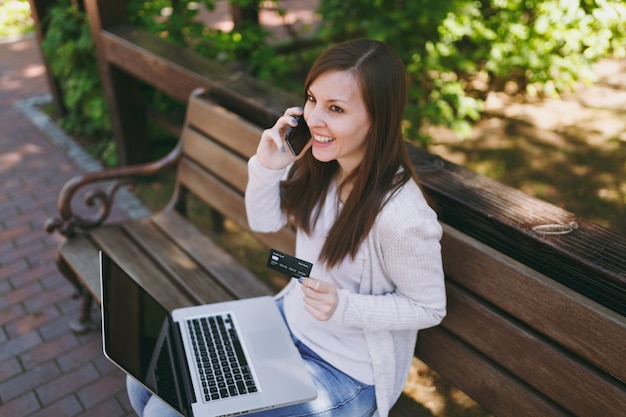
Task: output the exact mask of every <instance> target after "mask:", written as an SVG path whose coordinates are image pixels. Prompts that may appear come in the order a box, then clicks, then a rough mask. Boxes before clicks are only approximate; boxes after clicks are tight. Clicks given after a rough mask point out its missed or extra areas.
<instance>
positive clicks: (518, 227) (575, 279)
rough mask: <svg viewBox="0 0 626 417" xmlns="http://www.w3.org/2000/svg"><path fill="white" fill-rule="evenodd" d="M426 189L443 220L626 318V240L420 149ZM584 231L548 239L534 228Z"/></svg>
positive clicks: (415, 155) (417, 155) (416, 154)
mask: <svg viewBox="0 0 626 417" xmlns="http://www.w3.org/2000/svg"><path fill="white" fill-rule="evenodd" d="M409 150H410V153H411V159H412V160H413V164H414V166H415V167H416V169H417V170H418V172H419V175H420V177H421V180H422V185H423V187H424V189H425V191H426V193H427V194H428V196H429V198H430V199H431V200H432V202H433V203H434V206H435V208H436V210H437V212H438V213H439V217H440V219H441V220H442V221H444V222H446V223H447V224H449V225H451V226H452V227H455V228H457V229H458V230H460V231H462V232H464V233H466V234H468V235H470V236H472V237H474V238H476V239H478V240H480V241H481V242H484V243H486V244H487V245H489V246H492V247H494V248H495V249H497V250H499V251H501V252H503V253H504V254H506V255H508V256H510V257H512V258H514V259H516V260H518V261H520V262H522V263H523V264H526V265H528V266H529V267H531V268H533V269H536V270H537V271H539V272H541V273H543V274H545V275H547V276H548V277H550V278H552V279H554V280H556V281H558V282H561V283H562V284H564V285H566V286H568V287H569V288H572V289H574V290H575V291H577V292H579V293H581V294H584V295H586V296H588V297H589V298H591V299H593V300H595V301H597V302H598V303H600V304H602V305H604V306H606V307H608V308H610V309H611V310H613V311H615V312H617V313H619V314H620V315H621V316H625V317H626V257H624V255H623V254H624V253H626V236H622V235H619V234H617V233H615V232H613V231H611V230H608V229H605V228H603V227H601V226H599V225H597V224H594V223H592V222H590V221H588V220H585V219H583V218H580V217H577V216H575V215H574V214H572V213H569V212H567V211H565V210H562V209H560V208H558V207H556V206H554V205H551V204H549V203H547V202H545V201H542V200H539V199H536V198H532V197H530V196H527V195H525V194H523V193H522V192H521V191H519V190H515V189H512V188H510V187H507V186H505V185H503V184H500V183H498V182H496V181H494V180H491V179H489V178H487V177H484V176H482V175H479V174H477V173H475V172H473V171H471V170H469V169H467V168H464V167H461V166H458V165H455V164H452V163H450V162H447V161H445V160H443V159H441V158H439V157H436V156H434V155H431V154H429V153H428V152H426V151H424V150H422V149H419V148H417V147H415V146H410V147H409ZM570 222H576V223H577V225H578V228H577V229H575V230H573V231H572V232H571V233H569V234H562V235H542V234H539V233H536V232H534V231H533V227H535V226H541V225H549V224H563V225H567V224H569V223H570Z"/></svg>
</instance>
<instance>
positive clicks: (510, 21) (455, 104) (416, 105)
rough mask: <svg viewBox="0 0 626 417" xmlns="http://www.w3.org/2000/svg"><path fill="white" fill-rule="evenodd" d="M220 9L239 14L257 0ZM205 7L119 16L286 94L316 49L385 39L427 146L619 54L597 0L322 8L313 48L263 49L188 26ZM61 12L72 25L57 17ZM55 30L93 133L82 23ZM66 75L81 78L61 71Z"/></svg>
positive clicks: (618, 7)
mask: <svg viewBox="0 0 626 417" xmlns="http://www.w3.org/2000/svg"><path fill="white" fill-rule="evenodd" d="M230 1H231V2H233V3H237V4H240V5H242V6H244V7H246V6H255V4H254V3H251V2H255V1H258V0H230ZM215 3H216V0H200V1H192V0H179V1H171V0H132V1H130V2H129V3H128V10H129V17H130V20H131V23H132V24H134V25H137V26H140V27H143V28H145V29H147V30H149V31H151V32H153V33H156V34H158V35H159V36H160V37H163V38H166V39H169V40H170V41H172V42H175V43H176V44H177V45H181V46H184V47H189V48H192V49H194V50H196V51H198V52H199V53H201V54H203V55H205V56H208V57H210V58H213V59H216V60H220V61H224V62H228V63H229V65H232V64H233V63H237V66H236V67H237V68H239V69H243V70H245V71H248V72H249V73H251V74H252V75H254V76H256V77H259V78H262V79H265V80H267V81H269V82H272V83H274V84H276V85H278V86H280V87H283V88H286V89H289V90H291V91H293V92H296V93H299V92H300V88H301V85H302V82H303V78H304V75H305V73H306V70H307V69H308V68H309V66H310V65H311V63H312V61H313V59H314V58H315V56H316V55H317V54H318V53H319V51H320V50H321V49H323V48H325V47H328V46H329V45H331V44H333V43H336V42H338V41H340V40H344V39H350V38H357V37H367V38H371V39H378V40H381V41H384V42H387V43H389V44H390V45H391V46H393V47H394V48H395V49H396V50H397V51H398V52H399V54H400V55H401V57H402V58H403V60H404V61H405V63H406V65H407V71H408V74H409V76H410V89H409V94H408V96H409V103H408V106H407V114H406V120H407V123H406V128H407V129H406V135H407V137H409V138H412V139H413V140H415V141H417V142H421V143H428V142H429V141H431V140H432V139H430V138H428V137H421V136H420V132H421V131H423V129H421V128H422V127H423V126H426V125H443V126H447V127H450V128H452V129H454V130H455V131H456V132H457V133H458V135H459V136H460V137H463V136H464V135H466V134H467V133H468V132H469V131H470V129H471V126H472V123H474V122H475V121H477V120H479V119H480V117H481V113H482V111H483V103H484V100H485V98H486V96H487V94H488V93H489V92H490V91H503V90H505V89H506V91H507V92H513V93H519V94H530V95H542V96H557V95H559V94H560V93H562V92H565V91H568V90H570V89H572V88H574V86H575V83H577V82H579V81H583V82H591V81H592V72H591V64H593V63H594V62H596V61H597V60H599V59H601V58H603V57H606V56H609V55H611V54H615V55H617V56H625V55H626V51H625V46H624V45H625V44H626V42H625V40H626V5H625V4H624V3H623V2H615V1H608V0H368V1H364V0H321V2H320V5H319V9H318V13H319V14H320V15H321V17H322V25H321V28H320V31H319V32H318V33H317V34H316V39H313V40H309V41H310V42H309V43H308V44H313V45H316V46H315V47H314V48H310V49H297V48H289V47H287V48H285V46H286V45H285V44H286V43H289V42H296V41H300V40H299V39H296V38H297V37H295V36H294V37H293V39H288V40H285V41H283V42H281V43H279V44H276V43H273V44H270V43H269V42H268V39H269V33H268V32H267V31H265V30H264V29H263V28H262V27H260V26H259V25H258V24H257V23H256V22H248V23H247V24H242V25H239V26H238V27H236V28H235V29H234V30H233V31H230V32H223V31H220V30H217V29H213V28H209V27H205V26H204V25H203V24H202V23H201V22H200V21H198V19H197V14H198V10H199V7H200V5H202V6H204V7H205V8H207V9H209V10H211V9H213V8H214V7H215ZM268 3H270V6H271V7H274V8H278V12H279V13H281V10H280V8H279V7H280V3H279V2H278V1H276V2H259V4H263V5H267V4H268ZM64 14H66V15H68V16H72V18H73V19H76V20H75V21H72V22H68V21H67V20H63V19H67V18H66V17H62V16H64ZM57 26H58V27H57ZM63 26H66V27H63ZM55 28H56V30H57V31H59V32H64V34H63V35H61V33H58V34H56V33H54V36H52V35H50V34H49V35H48V36H47V37H46V38H47V39H46V42H48V43H49V44H50V45H49V46H48V47H47V49H48V50H49V51H55V52H54V54H55V55H59V54H58V52H59V51H61V52H63V54H62V55H61V56H54V57H52V56H51V59H54V60H60V61H62V62H60V63H58V64H55V67H57V68H56V69H55V75H58V76H59V77H64V76H72V77H73V78H74V80H75V81H76V82H69V81H68V82H67V84H68V85H70V86H72V87H73V88H74V90H73V92H70V93H66V94H67V95H68V96H69V97H68V101H69V103H68V104H72V105H73V106H75V107H81V108H83V112H84V114H85V115H87V120H88V121H87V122H85V123H86V126H85V129H86V128H87V126H91V127H92V128H95V123H94V121H95V120H98V119H99V118H100V117H101V116H102V115H103V108H104V107H100V105H99V104H98V105H96V104H88V103H95V101H96V99H95V98H92V97H91V91H95V90H96V87H95V84H93V83H92V81H93V80H94V75H93V73H92V72H91V71H92V70H93V71H95V66H93V65H92V66H91V67H89V65H88V64H89V63H88V62H83V61H82V59H83V58H80V59H79V57H85V56H91V55H89V54H90V53H91V51H88V50H87V49H89V48H91V45H90V44H88V40H87V39H86V36H88V29H87V25H85V24H84V17H83V16H80V15H79V14H78V12H77V11H75V10H74V11H70V9H64V10H63V11H60V10H59V9H58V7H57V9H56V11H55V13H53V16H52V21H51V30H53V29H55ZM62 36H63V37H62ZM83 36H85V38H83ZM48 38H50V39H48ZM61 38H62V39H61ZM65 42H67V43H68V44H64V43H65ZM287 46H288V45H287ZM285 51H289V52H285ZM88 60H91V62H92V63H93V62H94V60H93V58H88ZM82 65H85V67H83V66H82ZM86 68H90V69H89V70H87V69H86ZM72 69H73V70H74V71H79V70H80V71H86V73H85V74H84V75H79V74H70V72H71V70H72ZM79 80H80V82H78V81H79ZM81 88H85V89H86V91H81ZM87 91H89V93H87ZM83 98H84V100H83ZM91 100H94V101H93V102H92V101H91ZM102 106H103V103H102ZM75 123H76V124H79V122H78V121H77V120H76V121H75ZM102 126H103V125H102ZM103 127H104V126H103Z"/></svg>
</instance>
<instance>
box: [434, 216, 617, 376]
mask: <svg viewBox="0 0 626 417" xmlns="http://www.w3.org/2000/svg"><path fill="white" fill-rule="evenodd" d="M444 230H445V232H444V238H443V239H442V255H443V261H444V265H445V271H446V275H447V276H448V277H449V278H452V279H454V280H455V281H456V282H458V283H459V284H461V285H462V286H463V287H465V288H467V289H468V290H469V291H471V292H473V293H475V294H477V295H479V296H480V297H482V298H484V299H486V300H488V301H489V302H490V303H493V304H494V305H496V306H498V307H499V308H500V309H502V310H503V311H506V312H507V313H509V314H511V315H512V316H514V317H516V318H517V319H518V320H521V321H523V322H525V323H527V324H528V325H530V326H532V327H533V328H535V329H536V330H538V331H539V332H541V333H543V334H545V335H547V336H548V337H550V338H552V339H554V340H558V342H559V344H561V345H563V346H564V347H565V348H567V349H570V350H572V351H573V352H575V353H576V354H577V355H580V356H582V357H583V358H585V359H586V360H587V361H589V362H591V363H594V364H595V365H597V366H599V367H600V368H603V369H605V370H607V371H609V372H610V373H611V374H613V375H616V376H617V377H618V378H620V379H621V380H622V381H626V361H624V360H623V358H624V353H625V350H624V349H625V348H624V346H626V320H624V318H623V317H621V316H620V315H619V314H617V313H615V312H613V311H611V310H609V309H607V308H605V307H603V306H601V305H599V304H598V303H596V302H594V301H592V300H590V299H588V298H586V297H584V296H582V295H580V294H578V293H576V292H575V291H573V290H571V289H569V288H567V287H565V286H564V285H562V284H559V283H558V282H555V281H554V280H552V279H550V278H548V277H546V276H545V275H543V274H540V273H538V272H537V271H534V270H532V269H530V268H529V267H527V266H525V265H523V264H521V263H519V262H517V261H515V260H514V259H511V258H509V257H508V256H506V255H503V254H502V253H500V252H498V251H496V250H495V249H493V248H490V247H488V246H486V245H485V244H483V243H480V242H478V241H477V240H475V239H473V238H471V237H469V236H467V235H465V234H463V233H460V232H459V231H457V230H455V229H454V228H452V227H450V226H447V225H444Z"/></svg>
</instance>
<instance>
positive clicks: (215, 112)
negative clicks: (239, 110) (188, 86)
mask: <svg viewBox="0 0 626 417" xmlns="http://www.w3.org/2000/svg"><path fill="white" fill-rule="evenodd" d="M189 105H190V107H189V109H188V112H187V124H188V125H190V126H192V127H193V128H195V129H197V130H198V131H200V132H201V133H202V134H204V135H207V136H210V137H211V138H212V139H213V140H215V141H217V142H220V143H221V144H222V145H223V146H226V147H227V148H229V149H231V150H232V151H234V152H236V153H238V154H239V155H241V156H242V157H244V158H246V159H247V158H250V157H251V156H252V155H254V154H255V153H256V148H257V145H258V143H259V138H260V137H261V130H262V129H261V128H260V127H259V126H257V125H255V124H253V123H251V122H249V121H247V120H246V119H244V118H242V117H240V116H238V115H236V114H234V113H232V112H230V111H228V110H226V109H225V108H223V107H221V106H219V105H217V104H214V103H211V102H210V101H208V100H206V99H203V98H201V97H192V98H191V99H190V102H189Z"/></svg>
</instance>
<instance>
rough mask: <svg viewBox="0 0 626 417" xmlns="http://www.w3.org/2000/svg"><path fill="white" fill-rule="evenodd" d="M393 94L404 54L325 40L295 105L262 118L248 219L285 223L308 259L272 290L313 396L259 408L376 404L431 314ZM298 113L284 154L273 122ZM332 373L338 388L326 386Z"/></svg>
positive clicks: (440, 306) (429, 278)
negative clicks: (305, 140)
mask: <svg viewBox="0 0 626 417" xmlns="http://www.w3.org/2000/svg"><path fill="white" fill-rule="evenodd" d="M405 100H406V75H405V71H404V66H403V64H402V61H401V60H400V58H399V57H398V55H397V54H396V53H395V52H394V51H393V50H392V49H391V48H390V47H389V46H387V45H385V44H383V43H380V42H376V41H371V40H354V41H348V42H344V43H341V44H338V45H336V46H334V47H332V48H330V49H329V50H327V51H326V52H324V53H323V54H322V55H320V57H318V59H317V61H316V62H315V64H314V65H313V68H312V69H311V71H310V73H309V75H308V77H307V79H306V82H305V105H304V109H302V108H290V109H287V110H286V112H285V114H284V115H283V116H282V117H280V118H279V119H278V121H277V122H276V124H275V125H274V126H273V127H272V128H271V129H268V130H266V131H264V132H263V134H262V136H261V140H260V143H259V146H258V149H257V154H256V155H255V156H253V157H252V158H251V159H250V161H249V163H248V168H249V183H248V187H247V189H246V209H247V214H248V221H249V223H250V227H251V228H252V229H253V230H256V231H259V232H272V231H276V230H278V229H280V228H281V227H283V226H284V225H286V224H290V225H292V226H294V227H295V228H296V231H297V237H296V256H297V257H298V258H301V259H304V260H307V261H309V262H312V263H313V264H314V267H313V270H312V272H311V277H310V278H305V279H304V280H302V283H299V282H298V281H296V280H292V281H291V282H290V283H289V284H288V285H287V287H286V288H285V289H283V291H281V292H280V294H278V295H277V302H278V303H279V306H280V307H281V309H282V310H283V314H284V316H285V319H286V321H287V324H288V325H289V327H290V329H291V332H292V334H293V337H294V340H296V341H297V342H296V344H297V345H298V347H299V348H300V349H301V351H302V352H303V357H304V358H305V362H306V363H307V364H308V366H309V367H310V371H311V373H312V374H313V376H314V380H315V381H316V384H318V391H319V393H320V395H319V396H318V399H317V400H315V401H313V402H311V403H308V404H304V405H301V406H294V407H293V408H292V407H287V408H286V409H282V410H280V409H279V410H276V411H272V412H269V413H267V414H260V415H268V416H269V415H272V416H274V415H280V416H294V415H313V416H317V415H319V416H322V415H323V416H327V415H332V416H339V415H340V416H350V417H352V416H369V415H374V413H375V412H376V411H377V413H378V415H380V416H386V415H387V414H388V412H389V409H390V408H391V406H392V405H393V404H394V403H395V401H396V400H397V398H398V397H399V395H400V393H401V392H402V387H403V385H404V382H405V380H406V377H407V374H408V371H409V367H410V364H411V360H412V358H413V350H414V346H415V341H416V337H417V331H418V330H419V329H423V328H427V327H431V326H434V325H437V324H438V323H439V322H440V321H441V320H442V319H443V317H444V315H445V303H446V298H445V288H444V280H443V270H442V265H441V253H440V244H439V239H440V238H441V233H442V231H441V227H440V225H439V223H438V222H437V218H436V214H435V213H434V211H433V210H432V209H431V208H430V207H429V206H428V204H427V202H426V200H425V198H424V196H423V194H422V192H421V190H420V187H419V186H418V180H417V177H416V175H415V173H414V171H413V168H412V164H411V161H410V159H409V157H408V153H407V149H406V145H405V142H404V140H403V137H402V118H403V113H404V106H405ZM298 115H303V116H304V120H305V121H306V123H307V124H308V126H309V129H310V131H311V136H312V139H311V141H310V143H309V144H308V145H307V148H306V150H305V151H304V152H303V153H301V154H300V155H301V156H300V157H298V158H296V157H294V156H293V155H292V154H291V153H290V152H288V151H287V152H285V146H284V135H285V132H286V131H287V130H288V129H289V127H290V126H291V127H295V126H296V125H297V120H296V119H294V116H298ZM320 367H321V368H323V371H320ZM337 379H339V380H341V381H342V382H341V383H340V384H339V385H340V386H341V387H352V389H346V390H343V391H345V392H343V391H342V392H341V393H337V388H336V386H335V385H334V383H335V382H336V380H337ZM334 394H337V395H334ZM338 395H339V397H338ZM341 395H343V397H341Z"/></svg>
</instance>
